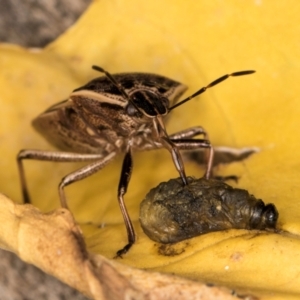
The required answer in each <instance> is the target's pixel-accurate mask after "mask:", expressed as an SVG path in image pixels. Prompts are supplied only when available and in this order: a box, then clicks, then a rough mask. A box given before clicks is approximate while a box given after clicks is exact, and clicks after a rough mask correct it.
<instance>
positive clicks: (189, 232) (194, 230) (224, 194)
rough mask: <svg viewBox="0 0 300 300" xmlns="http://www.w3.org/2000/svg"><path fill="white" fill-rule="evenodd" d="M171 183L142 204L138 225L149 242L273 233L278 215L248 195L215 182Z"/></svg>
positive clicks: (273, 207)
mask: <svg viewBox="0 0 300 300" xmlns="http://www.w3.org/2000/svg"><path fill="white" fill-rule="evenodd" d="M187 181H188V185H185V186H183V185H182V183H181V180H180V178H177V179H171V180H169V181H168V182H163V183H161V184H159V185H158V186H157V187H155V188H153V189H152V190H151V191H150V192H149V193H148V194H147V196H146V197H145V199H144V200H143V201H142V202H141V205H140V223H141V226H142V228H143V230H144V232H145V233H146V234H147V235H148V237H149V238H151V239H152V240H154V241H156V242H160V243H176V242H179V241H182V240H185V239H188V238H191V237H195V236H198V235H200V234H204V233H208V232H212V231H220V230H225V229H231V228H237V229H259V230H263V229H275V227H276V222H277V219H278V212H277V209H276V207H275V206H274V205H273V204H267V205H265V204H264V202H263V201H262V200H260V199H256V198H255V197H254V196H253V195H250V194H249V193H248V191H246V190H243V189H237V188H233V187H231V186H230V185H228V184H226V183H224V182H222V181H219V180H214V179H209V180H207V179H205V178H200V179H194V178H192V177H187Z"/></svg>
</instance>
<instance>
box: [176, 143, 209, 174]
mask: <svg viewBox="0 0 300 300" xmlns="http://www.w3.org/2000/svg"><path fill="white" fill-rule="evenodd" d="M171 140H172V142H173V143H174V144H175V145H176V146H177V147H178V149H180V150H193V149H200V148H206V149H208V151H209V153H208V161H207V168H206V172H205V175H204V177H205V178H206V179H209V178H210V177H211V174H212V167H213V159H214V148H213V147H212V145H211V144H210V142H209V141H208V140H204V139H171Z"/></svg>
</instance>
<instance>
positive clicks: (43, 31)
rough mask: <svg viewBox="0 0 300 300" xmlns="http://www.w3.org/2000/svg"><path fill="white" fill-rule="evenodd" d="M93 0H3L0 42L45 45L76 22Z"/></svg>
mask: <svg viewBox="0 0 300 300" xmlns="http://www.w3.org/2000/svg"><path fill="white" fill-rule="evenodd" d="M90 2H91V0H76V1H71V0H26V1H22V0H1V1H0V41H1V42H7V43H14V44H18V45H22V46H27V47H43V46H45V45H47V44H48V43H49V42H51V41H53V40H54V39H55V38H56V37H57V36H59V35H60V34H61V33H63V32H64V31H65V30H66V29H67V28H68V27H69V26H70V25H72V24H73V23H74V22H75V21H76V20H77V19H78V17H79V16H80V15H81V14H82V12H83V11H84V10H85V9H86V8H87V7H88V5H89V4H90Z"/></svg>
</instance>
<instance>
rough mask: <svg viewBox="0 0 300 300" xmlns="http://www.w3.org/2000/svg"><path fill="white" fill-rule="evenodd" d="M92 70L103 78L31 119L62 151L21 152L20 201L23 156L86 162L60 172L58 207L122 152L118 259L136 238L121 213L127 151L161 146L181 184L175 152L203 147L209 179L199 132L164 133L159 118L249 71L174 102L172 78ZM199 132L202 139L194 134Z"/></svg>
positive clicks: (176, 88) (177, 87)
mask: <svg viewBox="0 0 300 300" xmlns="http://www.w3.org/2000/svg"><path fill="white" fill-rule="evenodd" d="M93 69H95V70H97V71H99V72H101V73H104V74H105V76H102V77H99V78H96V79H94V80H92V81H90V82H89V83H87V84H86V85H84V86H83V87H80V88H78V89H76V90H74V91H73V92H72V93H71V95H70V97H69V99H67V100H65V101H62V102H60V103H58V104H56V105H53V106H52V107H50V108H49V109H47V110H46V111H45V112H44V113H42V114H41V115H39V116H38V117H37V118H36V119H34V120H33V126H34V127H35V128H36V129H37V130H38V131H39V132H40V133H41V134H42V135H43V136H44V137H45V138H46V139H47V140H48V141H49V142H50V143H51V144H53V145H54V146H56V147H57V148H59V149H61V150H62V151H64V152H53V151H51V152H49V151H43V150H21V151H20V153H19V154H18V157H17V161H18V168H19V173H20V180H21V186H22V193H23V198H24V202H25V203H30V197H29V194H28V190H27V185H26V180H25V173H24V168H23V160H24V159H34V160H44V161H55V162H80V161H86V162H91V163H89V164H88V165H87V166H85V167H83V168H81V169H79V170H76V171H75V172H73V173H71V174H69V175H67V176H65V177H64V178H63V179H62V180H61V182H60V184H59V196H60V201H61V205H62V207H65V208H68V205H67V200H66V197H65V193H64V188H65V187H66V186H67V185H69V184H71V183H73V182H76V181H79V180H81V179H84V178H86V177H88V176H90V175H92V174H94V173H96V172H97V171H99V170H101V169H102V168H103V167H104V166H105V165H106V164H108V163H109V162H110V161H112V160H113V159H114V157H115V156H116V155H117V154H119V153H125V157H124V160H123V166H122V171H121V177H120V181H119V187H118V201H119V205H120V208H121V212H122V215H123V218H124V222H125V226H126V230H127V236H128V243H127V244H126V246H125V247H123V248H122V249H121V250H119V251H118V252H117V256H119V257H121V256H122V255H123V254H125V253H126V252H127V251H128V250H129V249H130V247H131V246H132V245H133V244H134V242H135V240H136V236H135V232H134V228H133V226H132V222H131V220H130V217H129V214H128V212H127V209H126V206H125V202H124V195H125V193H126V191H127V187H128V184H129V180H130V175H131V172H132V166H133V161H132V152H134V151H144V150H152V149H159V148H166V149H167V150H169V151H170V153H171V155H172V159H173V162H174V164H175V167H176V169H177V171H178V172H179V174H180V177H181V179H182V183H183V184H184V185H186V184H187V178H186V174H185V170H184V165H183V162H182V158H181V155H180V152H179V150H192V149H199V148H207V149H208V151H209V153H208V161H207V168H206V172H205V177H206V178H207V179H209V177H210V174H211V169H212V163H213V148H212V146H211V144H210V142H209V140H208V136H207V134H206V132H205V130H204V129H203V128H202V127H200V126H197V127H192V128H188V129H185V130H182V131H180V132H177V133H175V134H171V135H168V133H167V131H166V128H165V122H164V121H165V120H164V118H165V117H166V116H167V115H168V114H169V112H170V111H172V110H173V109H174V108H176V107H178V106H180V105H182V104H184V103H185V102H187V101H189V100H191V99H192V98H194V97H196V96H198V95H200V94H202V93H204V92H205V91H206V89H208V88H211V87H213V86H214V85H216V84H218V83H220V82H222V81H224V80H225V79H227V78H228V77H230V76H242V75H248V74H252V73H254V71H240V72H234V73H231V74H227V75H224V76H222V77H220V78H218V79H217V80H215V81H213V82H211V83H210V84H209V85H207V86H205V87H203V88H201V89H200V90H198V91H197V92H196V93H194V94H192V95H191V96H189V97H187V98H185V99H184V100H181V101H180V102H178V103H176V102H177V100H178V99H179V98H180V96H181V95H182V94H183V92H184V91H185V90H186V86H184V85H183V84H181V83H179V82H176V81H174V80H172V79H169V78H166V77H163V76H159V75H155V74H148V73H122V74H115V75H111V74H109V73H108V72H107V71H105V70H103V69H102V68H100V67H98V66H93ZM199 135H203V137H204V139H199V138H195V137H197V136H199Z"/></svg>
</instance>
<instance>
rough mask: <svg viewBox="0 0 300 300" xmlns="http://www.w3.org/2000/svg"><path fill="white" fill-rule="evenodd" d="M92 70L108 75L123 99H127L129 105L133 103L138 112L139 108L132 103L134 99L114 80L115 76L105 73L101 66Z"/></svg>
mask: <svg viewBox="0 0 300 300" xmlns="http://www.w3.org/2000/svg"><path fill="white" fill-rule="evenodd" d="M92 69H93V70H95V71H98V72H101V73H104V74H105V75H106V77H107V78H108V79H109V80H110V81H111V82H112V84H113V85H114V86H115V87H116V88H117V89H118V90H119V92H120V93H121V94H122V95H123V97H124V98H125V99H127V100H128V101H129V103H131V104H132V105H133V106H134V107H135V108H136V109H137V110H138V111H139V108H138V106H137V105H136V104H135V103H134V101H132V99H131V98H130V96H129V95H128V94H127V93H126V91H125V90H124V88H123V87H122V86H121V85H120V84H119V83H118V82H117V81H116V80H115V79H114V78H113V76H112V75H111V74H110V73H108V72H107V71H105V70H104V69H102V68H101V67H99V66H95V65H93V66H92Z"/></svg>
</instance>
